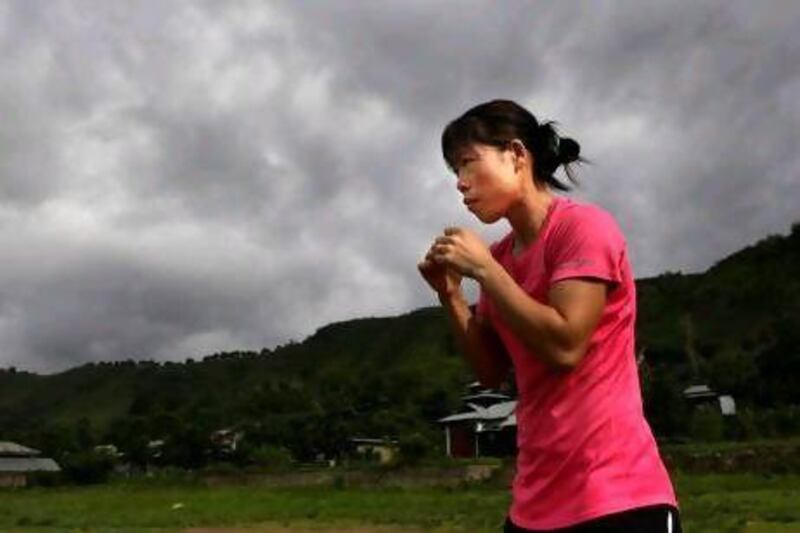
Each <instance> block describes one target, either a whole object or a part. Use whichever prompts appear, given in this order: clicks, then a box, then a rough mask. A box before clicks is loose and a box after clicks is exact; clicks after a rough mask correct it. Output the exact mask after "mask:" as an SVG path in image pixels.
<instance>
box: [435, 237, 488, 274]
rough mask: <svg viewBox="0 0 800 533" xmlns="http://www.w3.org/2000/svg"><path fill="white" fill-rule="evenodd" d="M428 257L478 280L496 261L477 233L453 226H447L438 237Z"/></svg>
mask: <svg viewBox="0 0 800 533" xmlns="http://www.w3.org/2000/svg"><path fill="white" fill-rule="evenodd" d="M426 259H430V260H432V261H435V262H437V263H440V264H444V265H447V266H449V267H451V268H453V269H455V270H457V271H458V272H460V273H461V274H462V275H464V276H466V277H468V278H472V279H474V280H476V281H480V279H481V278H482V277H483V276H484V275H485V273H486V271H487V269H488V267H489V266H490V265H491V264H492V263H493V262H494V257H492V253H491V252H490V251H489V248H487V247H486V245H485V244H483V241H482V240H481V238H480V237H479V236H478V235H477V234H475V233H474V232H472V231H470V230H468V229H464V228H453V227H451V228H445V230H444V234H443V235H442V236H440V237H436V240H435V241H434V243H433V246H431V250H430V252H428V255H427V256H426Z"/></svg>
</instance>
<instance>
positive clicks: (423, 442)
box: [400, 433, 431, 464]
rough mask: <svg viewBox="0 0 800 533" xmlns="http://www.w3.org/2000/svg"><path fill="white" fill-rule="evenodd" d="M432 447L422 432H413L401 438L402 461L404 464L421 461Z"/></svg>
mask: <svg viewBox="0 0 800 533" xmlns="http://www.w3.org/2000/svg"><path fill="white" fill-rule="evenodd" d="M430 448H431V444H430V443H429V442H428V439H426V438H425V437H424V436H423V435H422V434H421V433H412V434H411V435H409V436H407V437H403V438H401V439H400V461H401V462H402V463H404V464H416V463H419V462H420V461H421V460H422V459H423V458H424V457H425V456H426V455H427V454H428V451H429V450H430Z"/></svg>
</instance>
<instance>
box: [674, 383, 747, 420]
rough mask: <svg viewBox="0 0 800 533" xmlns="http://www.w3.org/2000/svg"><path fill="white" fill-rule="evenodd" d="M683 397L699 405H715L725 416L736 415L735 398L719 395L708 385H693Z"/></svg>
mask: <svg viewBox="0 0 800 533" xmlns="http://www.w3.org/2000/svg"><path fill="white" fill-rule="evenodd" d="M683 397H684V398H685V399H686V400H688V401H689V402H691V403H692V404H694V405H695V406H697V405H709V404H711V405H714V406H715V407H717V408H718V409H719V411H720V413H722V415H723V416H734V415H736V402H735V401H734V399H733V396H730V395H727V394H717V393H716V392H714V391H713V390H711V387H709V386H708V385H692V386H691V387H687V388H686V389H685V390H684V391H683Z"/></svg>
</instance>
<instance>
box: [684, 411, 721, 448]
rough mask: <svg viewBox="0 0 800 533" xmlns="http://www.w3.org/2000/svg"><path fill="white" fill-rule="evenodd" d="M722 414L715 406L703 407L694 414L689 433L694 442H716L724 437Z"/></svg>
mask: <svg viewBox="0 0 800 533" xmlns="http://www.w3.org/2000/svg"><path fill="white" fill-rule="evenodd" d="M723 430H724V426H723V421H722V413H720V412H719V409H717V408H716V407H715V406H710V405H701V406H699V407H697V408H696V409H695V410H694V412H693V413H692V421H691V424H690V427H689V432H690V435H691V437H692V438H693V439H694V440H698V441H702V442H715V441H720V440H722V437H723Z"/></svg>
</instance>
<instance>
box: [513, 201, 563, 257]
mask: <svg viewBox="0 0 800 533" xmlns="http://www.w3.org/2000/svg"><path fill="white" fill-rule="evenodd" d="M554 199H555V196H554V195H553V194H552V193H551V192H550V191H549V190H548V189H547V188H542V189H539V188H531V189H529V190H528V191H526V193H525V194H524V195H523V197H522V198H521V199H520V201H519V203H517V204H516V205H514V206H513V207H512V208H511V209H509V210H508V212H507V213H506V219H507V220H508V223H509V224H510V225H511V228H512V230H513V231H514V248H515V249H521V248H527V247H528V246H529V245H530V244H531V243H533V241H535V240H536V237H538V236H539V233H540V231H541V229H542V226H543V225H544V222H545V218H547V212H548V210H549V209H550V204H551V203H552V202H553V200H554Z"/></svg>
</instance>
